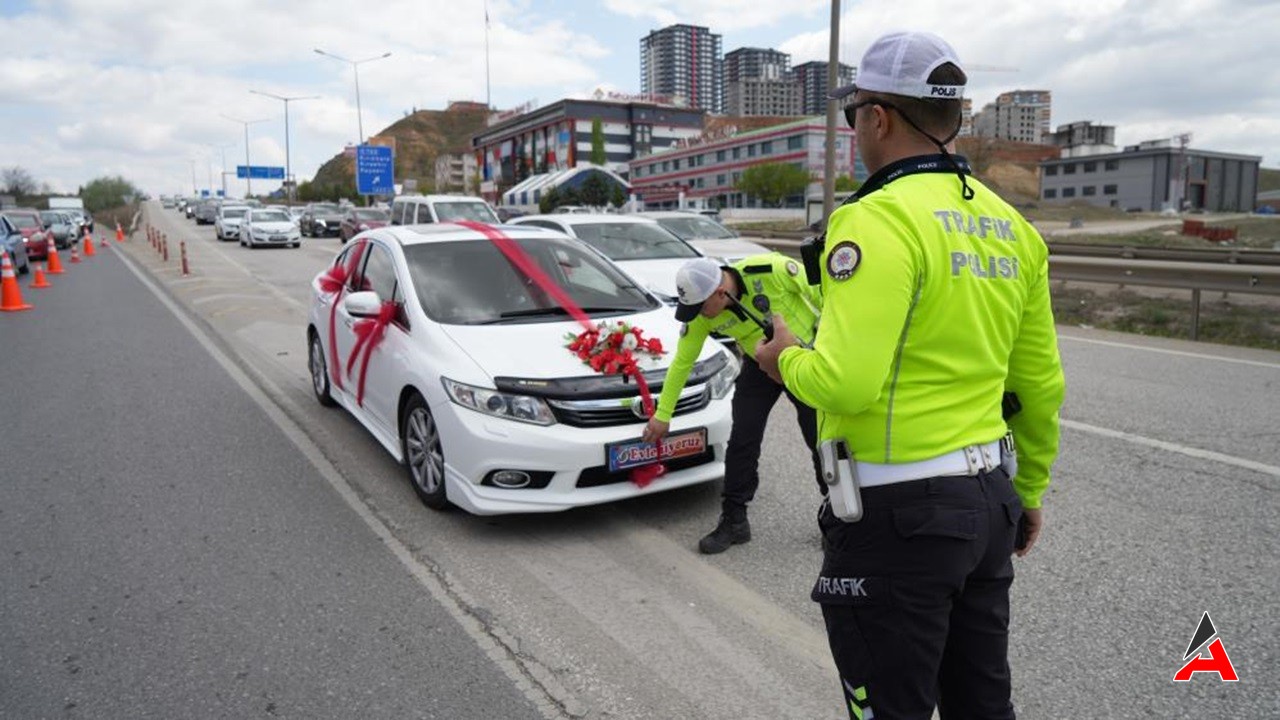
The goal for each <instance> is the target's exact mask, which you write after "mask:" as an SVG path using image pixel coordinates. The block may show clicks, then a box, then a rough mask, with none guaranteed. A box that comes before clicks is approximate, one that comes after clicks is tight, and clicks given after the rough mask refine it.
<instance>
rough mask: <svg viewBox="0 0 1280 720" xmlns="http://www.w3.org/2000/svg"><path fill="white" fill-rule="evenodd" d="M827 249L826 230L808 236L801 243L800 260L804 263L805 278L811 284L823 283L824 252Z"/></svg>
mask: <svg viewBox="0 0 1280 720" xmlns="http://www.w3.org/2000/svg"><path fill="white" fill-rule="evenodd" d="M826 249H827V234H826V233H825V232H823V233H821V234H818V235H815V236H813V237H807V238H805V239H804V240H803V241H801V243H800V260H801V261H802V262H803V263H804V275H805V279H806V280H808V281H809V284H810V285H821V284H822V254H823V253H824V252H826Z"/></svg>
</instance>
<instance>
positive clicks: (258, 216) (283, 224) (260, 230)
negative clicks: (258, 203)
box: [240, 207, 302, 249]
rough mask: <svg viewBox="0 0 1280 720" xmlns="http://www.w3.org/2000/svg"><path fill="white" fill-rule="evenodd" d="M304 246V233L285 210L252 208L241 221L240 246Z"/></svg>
mask: <svg viewBox="0 0 1280 720" xmlns="http://www.w3.org/2000/svg"><path fill="white" fill-rule="evenodd" d="M259 245H276V246H282V245H292V246H293V247H301V246H302V231H301V230H299V229H298V224H297V223H295V222H294V221H293V220H292V219H291V218H290V217H289V213H288V212H287V211H286V210H284V209H278V208H269V207H268V208H250V209H249V211H248V212H246V213H245V214H244V218H243V219H241V221H240V246H241V247H247V248H251V249H252V248H256V247H258V246H259Z"/></svg>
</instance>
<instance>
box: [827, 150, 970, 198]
mask: <svg viewBox="0 0 1280 720" xmlns="http://www.w3.org/2000/svg"><path fill="white" fill-rule="evenodd" d="M957 169H958V170H959V171H960V172H961V173H963V174H965V175H969V174H972V173H973V171H972V170H970V169H969V161H968V160H966V159H965V157H964V156H963V155H951V154H949V153H939V154H937V155H917V156H915V157H909V158H903V159H901V160H898V161H896V162H892V163H889V164H888V165H885V166H884V167H882V168H880V169H879V170H877V171H875V173H873V174H872V175H871V177H869V178H867V181H866V182H864V183H862V187H860V188H858V192H856V193H854V194H853V195H852V196H850V198H849V200H848V201H847V202H856V201H858V200H861V199H862V198H864V197H866V196H868V195H870V194H871V193H873V192H875V191H877V190H879V189H880V188H882V187H884V186H885V185H888V184H889V183H891V182H893V181H894V180H897V179H898V178H900V177H904V176H906V175H918V174H920V173H951V172H956V170H957Z"/></svg>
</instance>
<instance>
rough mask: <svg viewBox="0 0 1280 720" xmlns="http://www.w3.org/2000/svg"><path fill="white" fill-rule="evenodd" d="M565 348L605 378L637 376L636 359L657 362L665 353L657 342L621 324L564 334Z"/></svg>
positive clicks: (641, 331) (639, 330) (601, 325)
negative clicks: (646, 358)
mask: <svg viewBox="0 0 1280 720" xmlns="http://www.w3.org/2000/svg"><path fill="white" fill-rule="evenodd" d="M564 339H565V347H567V348H569V352H572V353H573V354H574V355H577V356H578V359H579V360H581V361H582V362H583V364H585V365H589V366H591V369H592V370H595V371H596V372H598V373H603V374H605V375H623V376H627V375H630V376H632V377H637V376H639V374H640V368H639V365H638V362H639V359H640V358H641V357H643V356H644V355H648V356H650V357H653V358H660V357H662V356H663V355H664V354H666V351H665V350H663V348H662V341H661V340H659V339H658V338H646V337H645V336H644V331H643V330H641V329H640V328H638V327H633V326H631V325H628V324H627V323H625V322H622V321H618V322H614V323H608V322H601V323H598V324H597V325H596V326H595V327H594V328H591V329H589V330H583V331H582V332H580V333H578V334H576V335H575V334H573V333H567V334H566V335H565V337H564Z"/></svg>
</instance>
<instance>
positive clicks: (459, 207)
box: [419, 202, 500, 225]
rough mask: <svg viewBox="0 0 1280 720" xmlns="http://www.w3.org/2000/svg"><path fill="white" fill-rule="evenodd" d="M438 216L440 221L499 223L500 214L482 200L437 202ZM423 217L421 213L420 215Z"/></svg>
mask: <svg viewBox="0 0 1280 720" xmlns="http://www.w3.org/2000/svg"><path fill="white" fill-rule="evenodd" d="M435 209H436V217H438V218H440V222H452V221H454V220H474V221H475V222H482V223H489V224H491V225H497V224H499V222H500V221H499V220H498V216H497V215H494V214H493V210H490V209H489V206H488V205H487V204H485V203H482V202H438V203H435ZM419 217H421V215H419Z"/></svg>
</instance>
